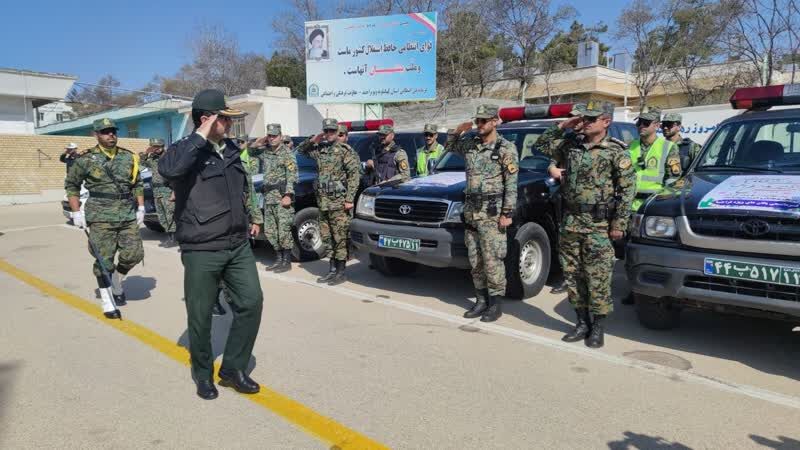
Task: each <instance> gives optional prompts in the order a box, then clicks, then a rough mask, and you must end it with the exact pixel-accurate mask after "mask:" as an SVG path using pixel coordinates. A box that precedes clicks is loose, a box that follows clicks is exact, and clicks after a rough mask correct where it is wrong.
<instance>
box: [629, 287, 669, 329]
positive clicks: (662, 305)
mask: <svg viewBox="0 0 800 450" xmlns="http://www.w3.org/2000/svg"><path fill="white" fill-rule="evenodd" d="M633 298H634V299H635V302H636V316H637V317H638V318H639V323H641V324H642V325H643V326H644V327H645V328H649V329H651V330H671V329H673V328H675V327H677V326H678V324H679V323H680V317H681V310H680V309H679V308H676V307H675V306H674V305H672V304H671V303H669V302H664V301H661V300H660V299H658V298H656V297H648V296H646V295H642V294H637V293H634V294H633Z"/></svg>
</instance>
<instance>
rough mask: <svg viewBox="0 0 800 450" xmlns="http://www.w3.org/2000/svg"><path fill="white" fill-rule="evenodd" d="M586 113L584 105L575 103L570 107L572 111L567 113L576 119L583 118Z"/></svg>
mask: <svg viewBox="0 0 800 450" xmlns="http://www.w3.org/2000/svg"><path fill="white" fill-rule="evenodd" d="M585 113H586V103H575V104H574V105H572V111H570V112H569V115H570V116H573V117H577V116H583V115H584V114H585Z"/></svg>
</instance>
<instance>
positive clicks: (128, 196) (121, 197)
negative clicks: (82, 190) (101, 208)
mask: <svg viewBox="0 0 800 450" xmlns="http://www.w3.org/2000/svg"><path fill="white" fill-rule="evenodd" d="M89 197H91V198H105V199H109V200H128V199H133V194H130V193H128V194H111V193H108V192H92V191H89Z"/></svg>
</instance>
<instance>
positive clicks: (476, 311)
mask: <svg viewBox="0 0 800 450" xmlns="http://www.w3.org/2000/svg"><path fill="white" fill-rule="evenodd" d="M488 296H489V292H488V291H487V290H486V289H478V290H476V292H475V304H474V305H472V309H470V310H469V311H467V312H465V313H464V318H465V319H474V318H476V317H480V316H482V315H483V312H484V311H486V308H488V307H489V304H488V303H486V297H488Z"/></svg>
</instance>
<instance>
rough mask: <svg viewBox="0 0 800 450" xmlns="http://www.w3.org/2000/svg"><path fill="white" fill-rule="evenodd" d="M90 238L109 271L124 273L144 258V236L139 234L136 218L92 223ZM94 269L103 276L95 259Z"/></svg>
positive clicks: (96, 273) (97, 275) (95, 272)
mask: <svg viewBox="0 0 800 450" xmlns="http://www.w3.org/2000/svg"><path fill="white" fill-rule="evenodd" d="M89 239H91V240H92V243H93V244H94V247H95V248H96V249H97V251H98V252H99V253H100V254H99V255H97V256H98V257H99V258H100V260H101V261H102V263H103V267H105V268H106V269H108V271H109V272H114V271H115V270H116V271H117V272H119V273H121V274H123V275H124V274H126V273H128V272H129V271H130V270H131V269H132V268H133V266H135V265H136V264H139V263H140V262H141V261H142V260H143V259H144V247H143V246H142V238H141V237H140V236H139V225H137V224H136V221H135V220H131V221H130V222H93V223H90V224H89ZM91 253H92V247H91V246H89V254H91ZM115 255H116V256H117V264H116V266H115V265H114V256H115ZM93 269H94V275H95V276H96V277H99V276H102V273H101V272H100V266H98V265H97V261H95V263H94V266H93Z"/></svg>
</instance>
